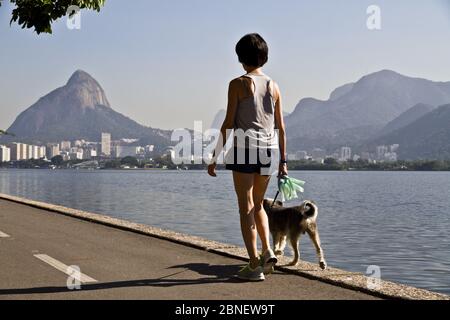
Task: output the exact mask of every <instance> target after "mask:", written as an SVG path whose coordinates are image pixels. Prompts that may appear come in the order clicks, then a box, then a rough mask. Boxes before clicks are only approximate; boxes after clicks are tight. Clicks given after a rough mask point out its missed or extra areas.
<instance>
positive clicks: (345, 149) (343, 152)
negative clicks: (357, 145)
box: [340, 147, 352, 161]
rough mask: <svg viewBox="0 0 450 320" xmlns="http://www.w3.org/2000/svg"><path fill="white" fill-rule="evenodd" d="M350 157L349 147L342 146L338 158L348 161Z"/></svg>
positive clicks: (350, 150)
mask: <svg viewBox="0 0 450 320" xmlns="http://www.w3.org/2000/svg"><path fill="white" fill-rule="evenodd" d="M351 158H352V149H351V148H350V147H342V148H341V152H340V160H341V161H348V160H350V159H351Z"/></svg>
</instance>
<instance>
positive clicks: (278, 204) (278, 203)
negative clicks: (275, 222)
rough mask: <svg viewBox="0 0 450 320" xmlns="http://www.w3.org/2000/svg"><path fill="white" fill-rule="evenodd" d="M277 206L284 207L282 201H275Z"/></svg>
mask: <svg viewBox="0 0 450 320" xmlns="http://www.w3.org/2000/svg"><path fill="white" fill-rule="evenodd" d="M275 204H276V205H277V206H280V207H282V206H283V202H281V201H280V200H277V201H275Z"/></svg>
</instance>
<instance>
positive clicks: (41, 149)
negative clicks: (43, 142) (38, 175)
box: [39, 146, 47, 159]
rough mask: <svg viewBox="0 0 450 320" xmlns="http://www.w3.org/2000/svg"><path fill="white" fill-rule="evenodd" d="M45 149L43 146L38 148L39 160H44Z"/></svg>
mask: <svg viewBox="0 0 450 320" xmlns="http://www.w3.org/2000/svg"><path fill="white" fill-rule="evenodd" d="M46 151H47V150H46V148H45V146H40V147H39V159H42V158H45V156H46Z"/></svg>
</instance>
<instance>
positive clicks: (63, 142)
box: [61, 141, 71, 151]
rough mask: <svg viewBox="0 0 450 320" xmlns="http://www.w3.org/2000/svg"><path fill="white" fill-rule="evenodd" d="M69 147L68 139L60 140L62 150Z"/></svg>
mask: <svg viewBox="0 0 450 320" xmlns="http://www.w3.org/2000/svg"><path fill="white" fill-rule="evenodd" d="M70 147H71V142H70V141H61V150H62V151H67V150H69V149H70Z"/></svg>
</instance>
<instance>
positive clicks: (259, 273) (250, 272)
mask: <svg viewBox="0 0 450 320" xmlns="http://www.w3.org/2000/svg"><path fill="white" fill-rule="evenodd" d="M237 277H238V278H239V279H241V280H247V281H263V280H265V279H266V278H265V277H264V272H263V268H262V267H261V266H257V267H256V268H255V269H252V268H250V264H247V265H246V266H245V267H243V268H242V269H241V270H239V272H238V274H237Z"/></svg>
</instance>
